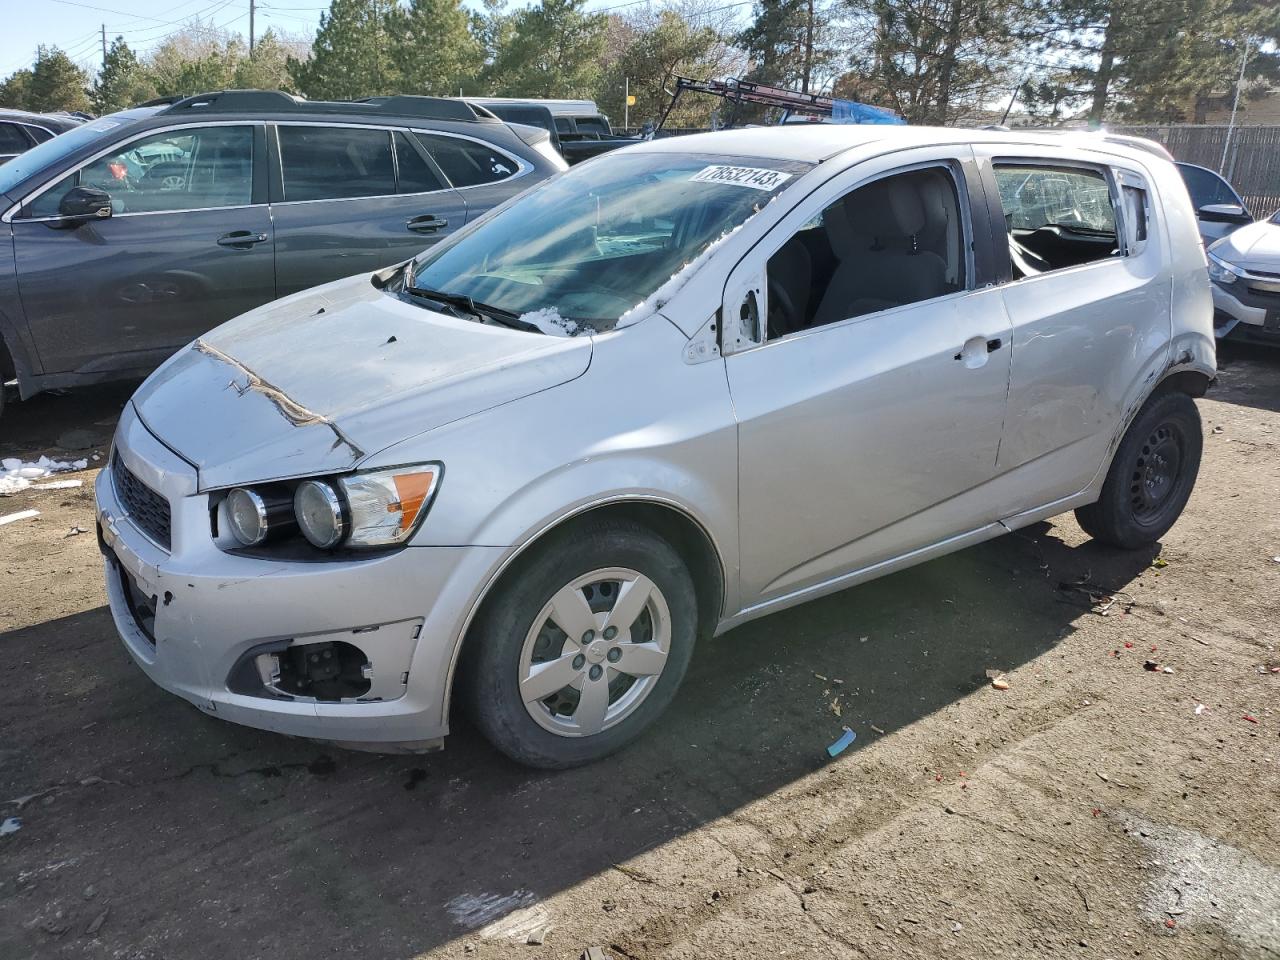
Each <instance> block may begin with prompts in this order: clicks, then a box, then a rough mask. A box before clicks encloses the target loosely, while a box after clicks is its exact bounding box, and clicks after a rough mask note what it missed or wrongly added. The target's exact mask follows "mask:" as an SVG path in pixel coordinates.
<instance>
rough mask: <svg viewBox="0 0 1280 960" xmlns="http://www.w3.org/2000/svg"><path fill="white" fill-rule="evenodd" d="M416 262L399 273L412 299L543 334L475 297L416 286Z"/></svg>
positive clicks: (534, 326)
mask: <svg viewBox="0 0 1280 960" xmlns="http://www.w3.org/2000/svg"><path fill="white" fill-rule="evenodd" d="M414 266H415V262H414V261H413V260H410V261H408V262H407V263H406V264H405V265H404V266H403V267H402V268H400V270H399V272H400V274H401V280H402V284H401V287H400V292H401V293H404V294H407V295H408V296H411V297H418V298H419V299H422V300H434V301H435V302H436V303H440V304H443V305H444V306H446V307H452V308H453V311H454V313H455V314H457V315H458V316H462V315H463V314H469V315H470V316H473V317H480V318H482V319H483V318H485V317H488V318H489V319H490V320H493V321H495V322H497V323H500V324H501V325H502V326H504V327H510V328H511V329H512V330H527V331H529V332H530V333H541V332H542V331H541V330H539V329H538V327H537V325H535V324H532V323H529V322H527V321H525V320H521V319H520V317H519V316H518V315H517V314H515V313H513V312H512V311H510V310H504V309H503V308H502V307H495V306H494V305H493V304H491V303H481V302H480V301H478V300H476V299H475V298H474V297H469V296H467V295H466V294H465V293H449V292H448V291H447V290H432V289H431V288H430V287H419V286H415V285H414V282H413V268H414Z"/></svg>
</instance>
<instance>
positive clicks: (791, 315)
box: [768, 277, 804, 337]
mask: <svg viewBox="0 0 1280 960" xmlns="http://www.w3.org/2000/svg"><path fill="white" fill-rule="evenodd" d="M768 286H769V319H768V325H769V336H770V337H785V336H786V335H787V334H788V333H792V332H794V331H796V330H799V329H800V325H801V323H802V322H803V319H804V318H803V317H800V316H797V311H796V305H795V301H793V300H792V299H791V294H789V293H788V292H787V290H786V288H785V287H784V286H783V285H782V284H780V283H779V282H778V281H777V280H775V279H774V278H773V277H770V278H769V285H768Z"/></svg>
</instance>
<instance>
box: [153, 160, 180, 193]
mask: <svg viewBox="0 0 1280 960" xmlns="http://www.w3.org/2000/svg"><path fill="white" fill-rule="evenodd" d="M142 179H143V182H144V183H145V184H146V185H147V186H148V187H150V188H151V189H153V190H159V191H161V192H172V191H174V190H184V189H186V186H187V171H186V167H185V166H184V165H183V164H181V163H173V162H169V163H157V164H156V165H155V166H153V167H152V168H151V169H149V170H148V171H147V172H146V174H145V175H144V176H143V178H142Z"/></svg>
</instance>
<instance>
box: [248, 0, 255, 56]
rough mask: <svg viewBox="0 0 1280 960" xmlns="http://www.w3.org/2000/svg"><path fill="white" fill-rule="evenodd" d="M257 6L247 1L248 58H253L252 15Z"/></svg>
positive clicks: (250, 0)
mask: <svg viewBox="0 0 1280 960" xmlns="http://www.w3.org/2000/svg"><path fill="white" fill-rule="evenodd" d="M256 6H257V3H256V2H255V0H249V56H251V57H252V56H253V14H254V8H255V7H256Z"/></svg>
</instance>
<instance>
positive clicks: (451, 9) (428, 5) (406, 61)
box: [388, 0, 484, 96]
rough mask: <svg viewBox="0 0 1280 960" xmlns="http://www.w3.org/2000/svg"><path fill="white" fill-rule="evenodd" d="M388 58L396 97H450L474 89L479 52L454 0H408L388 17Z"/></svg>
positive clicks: (466, 19)
mask: <svg viewBox="0 0 1280 960" xmlns="http://www.w3.org/2000/svg"><path fill="white" fill-rule="evenodd" d="M388 33H389V36H390V39H391V56H392V61H393V63H394V66H395V69H396V73H397V76H398V77H399V80H400V83H399V92H400V93H417V94H426V95H429V96H453V95H454V94H456V93H457V92H458V88H459V87H460V86H461V87H463V88H464V89H465V87H466V86H467V85H472V86H473V89H472V90H471V91H470V92H472V93H479V92H480V91H479V90H478V89H475V85H476V82H477V78H478V76H479V73H480V68H481V66H482V65H483V60H484V51H483V49H482V48H481V46H480V42H479V41H478V40H477V39H476V37H475V36H474V35H472V33H471V17H470V16H469V15H468V14H467V12H466V11H465V10H463V9H462V6H461V4H460V3H459V2H458V0H409V5H408V6H407V7H396V8H395V9H394V10H393V11H392V14H391V16H390V18H389V30H388Z"/></svg>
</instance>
